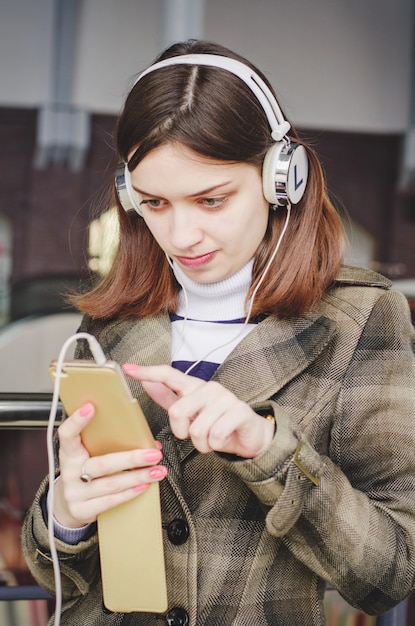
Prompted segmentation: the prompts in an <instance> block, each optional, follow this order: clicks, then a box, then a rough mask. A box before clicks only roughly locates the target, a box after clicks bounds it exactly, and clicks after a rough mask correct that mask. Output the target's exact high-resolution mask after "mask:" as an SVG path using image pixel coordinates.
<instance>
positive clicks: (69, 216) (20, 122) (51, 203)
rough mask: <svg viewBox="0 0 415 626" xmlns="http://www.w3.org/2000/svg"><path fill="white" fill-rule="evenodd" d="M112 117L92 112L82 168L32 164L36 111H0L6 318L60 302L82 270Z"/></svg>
mask: <svg viewBox="0 0 415 626" xmlns="http://www.w3.org/2000/svg"><path fill="white" fill-rule="evenodd" d="M114 124H115V118H114V117H113V116H104V115H101V116H93V118H92V128H91V146H90V150H89V152H88V157H87V160H86V163H85V167H84V168H83V169H82V170H81V171H79V172H74V171H71V170H70V169H69V168H68V167H66V166H65V165H63V164H62V165H54V166H50V167H48V168H46V169H43V170H35V169H34V168H33V165H32V163H33V157H34V151H35V135H36V111H34V110H27V109H0V138H1V144H0V145H1V149H0V168H1V169H0V171H1V178H0V211H1V212H2V213H3V214H4V215H6V216H7V217H8V218H9V220H10V221H11V223H12V228H13V237H14V240H13V249H12V257H13V260H12V277H11V280H12V285H11V299H12V303H11V306H12V318H18V317H21V316H23V315H25V314H31V313H45V312H49V311H52V310H57V309H59V308H60V307H61V306H65V308H67V307H66V305H64V304H63V301H62V297H61V293H62V292H64V291H66V290H67V288H68V287H70V288H72V287H74V286H76V285H77V284H78V283H79V280H82V279H83V277H84V276H85V275H86V274H87V256H86V245H87V226H88V223H89V221H90V220H91V219H92V218H93V217H96V216H97V215H98V214H99V213H100V212H101V211H102V209H103V208H105V207H106V206H107V204H106V202H107V200H106V198H105V199H104V196H105V194H106V193H108V188H109V186H110V184H111V180H112V176H113V172H114V168H115V156H114V151H113V139H112V136H113V130H114Z"/></svg>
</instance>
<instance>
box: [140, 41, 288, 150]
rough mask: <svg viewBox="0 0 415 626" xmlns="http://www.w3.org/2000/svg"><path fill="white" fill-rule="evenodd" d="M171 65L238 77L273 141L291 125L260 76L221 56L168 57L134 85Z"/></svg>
mask: <svg viewBox="0 0 415 626" xmlns="http://www.w3.org/2000/svg"><path fill="white" fill-rule="evenodd" d="M171 65H205V66H209V67H219V68H222V69H224V70H227V71H228V72H231V73H232V74H235V76H238V78H240V79H241V80H242V81H243V82H244V83H246V85H248V87H249V88H250V90H251V91H252V92H253V94H254V95H255V96H256V97H257V99H258V100H259V102H260V104H261V105H262V108H263V110H264V112H265V114H266V116H267V119H268V123H269V125H270V127H271V137H272V138H273V139H274V141H281V139H282V138H283V137H284V136H285V135H286V134H287V133H288V131H289V130H290V128H291V125H290V124H289V123H288V122H287V121H286V120H285V119H284V116H283V114H282V112H281V109H280V107H279V106H278V102H277V101H276V99H275V96H274V94H273V93H272V91H271V90H270V88H269V87H268V85H267V84H266V83H265V82H264V81H263V80H262V78H261V77H260V76H258V74H257V73H256V72H254V70H252V69H251V68H250V67H248V65H245V64H244V63H241V62H240V61H236V60H235V59H231V58H230V57H225V56H221V55H219V54H183V55H181V56H175V57H169V58H168V59H164V60H163V61H158V62H157V63H154V65H151V66H150V67H148V68H147V69H146V70H144V72H142V73H141V74H140V75H139V76H138V78H137V79H136V81H135V83H134V85H136V84H137V83H138V81H139V80H141V79H142V78H143V77H144V76H147V74H150V73H151V72H154V71H155V70H158V69H161V68H162V67H169V66H171Z"/></svg>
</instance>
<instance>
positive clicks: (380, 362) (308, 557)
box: [230, 291, 415, 614]
mask: <svg viewBox="0 0 415 626" xmlns="http://www.w3.org/2000/svg"><path fill="white" fill-rule="evenodd" d="M414 347H415V338H414V329H413V326H412V324H411V320H410V315H409V310H408V306H407V302H406V299H405V298H404V297H403V296H402V295H401V294H399V293H397V292H393V291H387V292H385V293H384V294H383V295H382V296H381V297H380V298H379V299H378V300H377V302H376V304H375V306H374V307H373V310H372V312H371V314H370V316H369V318H368V320H367V322H366V324H365V326H364V328H363V330H362V333H361V335H360V338H359V341H358V344H357V347H356V349H355V350H354V353H353V356H352V358H351V360H350V362H349V363H348V366H347V369H346V371H345V373H344V375H343V378H342V380H341V385H340V389H339V391H338V393H337V394H336V397H335V400H334V401H333V403H332V406H331V411H332V415H331V416H330V423H331V427H330V432H329V435H328V437H327V433H324V432H323V431H322V432H321V437H327V439H328V444H327V451H328V452H327V454H321V453H319V452H317V447H318V446H317V440H316V438H315V437H314V441H309V440H308V439H307V430H305V431H304V432H302V431H301V427H299V426H298V424H296V423H295V422H294V421H293V420H292V419H291V418H290V415H289V413H288V412H285V411H284V410H282V409H281V408H280V407H279V406H278V404H274V405H273V406H274V412H275V415H276V418H277V425H278V427H277V434H276V436H275V438H274V441H273V443H272V444H271V446H270V447H269V448H268V450H266V451H265V452H264V453H263V454H262V455H261V456H260V457H257V458H256V459H252V460H250V461H242V462H234V463H230V465H231V468H232V470H233V471H234V472H235V473H237V474H238V475H239V476H240V478H241V479H242V480H244V482H245V483H246V484H247V485H248V486H249V487H250V488H251V489H252V491H254V493H255V494H256V495H257V497H258V498H259V499H260V500H261V501H262V502H263V503H264V504H265V505H267V507H269V511H268V515H267V529H268V531H269V533H270V534H272V535H273V536H275V537H280V538H281V540H282V541H283V542H284V544H285V545H286V547H287V548H288V549H289V550H290V551H291V553H292V554H293V555H294V556H295V558H297V559H298V560H299V561H301V562H302V563H304V564H305V565H306V566H307V567H308V568H309V569H311V570H312V571H314V572H315V573H316V574H317V575H318V576H320V577H321V578H323V579H325V580H326V581H327V582H328V583H331V584H332V585H333V586H334V587H335V588H337V589H338V590H339V592H340V593H341V594H342V595H343V597H344V598H345V599H346V600H347V601H348V602H349V603H350V604H351V605H353V606H356V607H358V608H360V609H361V610H363V611H365V612H366V613H369V614H376V613H382V612H384V611H387V610H388V609H390V608H391V607H392V606H394V605H396V604H397V603H398V602H400V601H401V600H402V599H404V598H405V597H406V596H407V595H408V594H409V593H410V592H411V590H412V588H413V586H414V580H415V356H414ZM317 419H318V416H317ZM317 432H318V431H317Z"/></svg>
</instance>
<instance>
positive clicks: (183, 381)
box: [123, 363, 202, 396]
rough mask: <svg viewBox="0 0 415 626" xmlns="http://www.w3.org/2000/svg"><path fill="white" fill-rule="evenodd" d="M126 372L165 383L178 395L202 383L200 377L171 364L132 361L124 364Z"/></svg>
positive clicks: (133, 375)
mask: <svg viewBox="0 0 415 626" xmlns="http://www.w3.org/2000/svg"><path fill="white" fill-rule="evenodd" d="M123 370H124V372H125V373H126V374H128V375H129V376H131V377H132V378H135V379H136V380H140V381H143V382H145V381H147V382H150V383H163V384H164V385H166V386H167V387H168V388H169V389H171V390H172V391H174V393H176V394H177V395H178V396H183V395H186V394H188V393H192V392H193V391H195V390H196V389H197V388H198V387H199V386H200V384H201V382H202V381H201V380H200V379H199V378H195V377H194V376H189V375H187V374H183V372H180V371H179V370H177V369H174V368H173V367H170V366H169V365H150V366H142V365H136V364H131V363H126V364H125V365H123Z"/></svg>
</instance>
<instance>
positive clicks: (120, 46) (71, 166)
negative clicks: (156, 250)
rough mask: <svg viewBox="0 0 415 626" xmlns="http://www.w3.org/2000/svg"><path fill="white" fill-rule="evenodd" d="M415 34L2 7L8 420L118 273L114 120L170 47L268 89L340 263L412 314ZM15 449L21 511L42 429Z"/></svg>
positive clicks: (8, 474)
mask: <svg viewBox="0 0 415 626" xmlns="http://www.w3.org/2000/svg"><path fill="white" fill-rule="evenodd" d="M414 31H415V8H414V3H413V1H412V0H290V1H289V2H287V1H283V0H256V1H255V2H252V0H0V59H1V61H0V373H1V375H0V419H1V417H2V411H1V398H2V397H3V398H5V397H9V396H10V394H11V395H12V396H13V394H15V395H14V396H13V397H14V398H21V395H19V394H42V393H49V392H50V391H51V389H52V386H51V383H50V381H49V377H48V374H47V366H48V363H49V361H50V360H51V358H54V357H56V356H57V354H58V351H59V349H60V347H61V345H62V343H63V341H64V340H65V339H66V338H67V337H68V336H69V335H71V334H72V333H73V332H75V330H76V328H77V326H78V323H79V320H80V317H79V315H78V313H77V312H76V311H72V310H71V309H70V307H69V306H68V304H67V303H66V302H65V298H64V294H65V292H66V291H67V290H68V289H73V288H75V289H77V288H79V287H80V286H81V285H84V284H85V283H87V282H88V281H90V280H91V279H93V278H94V277H99V276H100V275H103V274H104V273H105V272H106V271H108V267H109V266H110V264H111V259H112V256H111V255H112V250H113V247H114V244H115V242H116V239H117V224H116V222H115V221H114V219H113V214H112V212H111V207H110V205H109V202H108V189H109V186H110V185H111V182H112V178H113V175H114V168H115V165H116V156H115V154H114V150H113V131H114V126H115V123H116V118H117V115H118V113H119V111H120V108H121V106H122V103H123V100H124V98H125V96H126V94H127V92H128V90H129V88H130V87H131V85H132V82H133V80H134V77H135V76H136V75H137V74H138V73H140V71H142V70H143V69H144V68H145V67H146V66H147V65H149V64H150V63H151V62H152V61H153V59H154V57H155V56H156V55H157V54H158V53H159V52H160V51H161V50H162V49H163V48H164V47H166V46H167V45H168V44H170V43H172V42H174V41H177V40H182V39H186V38H189V37H196V38H206V39H210V40H214V41H216V42H219V43H221V44H224V45H226V46H228V47H230V48H232V49H234V50H235V51H237V52H239V53H240V54H242V55H244V56H246V57H247V58H248V59H250V60H251V61H253V62H254V63H255V64H256V65H258V67H259V68H260V69H261V70H262V71H263V72H264V73H265V74H266V76H267V77H268V78H269V80H270V81H271V83H272V84H273V86H274V87H275V89H276V91H277V94H278V97H279V100H280V103H281V106H282V108H283V109H284V112H285V114H286V116H287V117H288V118H289V119H290V120H291V121H292V123H293V125H294V126H295V127H296V128H297V129H298V130H299V131H300V133H301V134H302V135H303V137H304V138H305V139H306V140H308V141H309V142H310V143H311V144H312V145H313V147H314V148H315V149H316V151H317V153H318V154H319V156H320V159H321V161H322V163H323V167H324V171H325V174H326V178H327V181H328V186H329V190H330V194H331V198H332V200H333V201H334V203H335V205H336V206H337V208H338V210H339V211H340V213H341V215H342V216H343V219H344V222H345V224H346V227H347V231H348V234H349V241H350V244H349V249H348V253H347V259H346V260H347V261H348V262H351V263H355V264H358V265H362V266H366V267H371V268H373V269H375V270H377V271H380V272H381V273H383V274H385V275H386V276H388V277H389V278H391V279H392V280H393V281H394V283H395V285H396V286H397V287H398V288H399V289H401V290H402V291H403V292H404V293H405V294H406V295H407V297H408V301H409V303H410V306H411V307H412V310H413V311H415V306H414V301H415V286H414V285H415V252H414V239H415V43H414ZM22 433H23V434H22ZM3 434H4V433H3ZM7 434H8V438H7V437H6V436H5V435H4V436H2V438H1V440H0V455H2V458H3V470H4V471H3V474H2V477H0V496H1V494H6V495H7V497H8V499H9V500H10V498H13V497H14V503H13V507H14V509H13V510H14V511H18V512H19V511H22V510H24V508H25V507H26V506H28V504H29V503H30V500H31V498H32V496H33V489H34V485H35V483H36V481H38V474H41V472H42V471H43V468H44V457H43V456H42V455H43V452H42V444H41V443H40V439H39V432H33V431H20V433H18V432H15V431H14V430H13V429H12V430H10V432H8V433H7ZM42 437H43V433H42ZM30 455H31V456H30ZM22 457H23V458H26V459H31V460H30V463H31V464H32V465H31V467H33V468H34V471H33V472H32V482H31V481H30V480H29V481H28V480H27V475H26V477H25V478H23V477H22V476H21V474H20V473H19V468H20V466H21V463H20V462H19V459H21V458H22ZM36 459H37V461H36ZM39 459H40V460H39ZM36 462H37V465H36ZM16 464H17V465H18V467H17V465H16ZM6 469H7V471H6ZM36 484H37V483H36ZM16 494H18V497H17V496H16ZM0 504H1V502H0ZM13 507H12V508H13ZM19 515H20V514H18V515H17V518H16V519H18V520H19V519H20V518H19ZM15 517H16V516H15ZM0 530H1V521H0ZM0 537H1V534H0ZM7 541H8V545H9V546H10V545H11V544H10V541H9V540H7ZM6 543H7V542H6ZM1 552H2V545H1V541H0V554H1ZM13 558H15V559H16V556H14V557H13ZM0 566H1V563H0ZM336 606H337V605H336ZM0 607H1V603H0ZM8 610H10V609H8ZM333 610H334V609H333ZM336 610H337V609H336ZM10 615H11V613H10V614H8V617H7V619H8V620H9V621H8V622H7V621H1V623H2V624H7V626H8V625H9V624H12V622H11V621H10V620H12V619H17V618H14V617H13V616H12V617H10ZM0 619H1V608H0ZM5 619H6V618H5ZM22 619H23V618H20V621H19V622H16V624H17V623H18V624H19V626H22V624H24V622H23V621H22ZM25 619H26V618H25ZM39 619H40V618H39ZM409 619H410V618H409V617H408V620H409ZM337 623H339V622H337ZM359 623H362V624H363V621H361V622H359ZM365 623H366V622H365ZM367 623H369V622H367ZM371 623H374V622H371ZM408 623H409V621H408Z"/></svg>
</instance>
